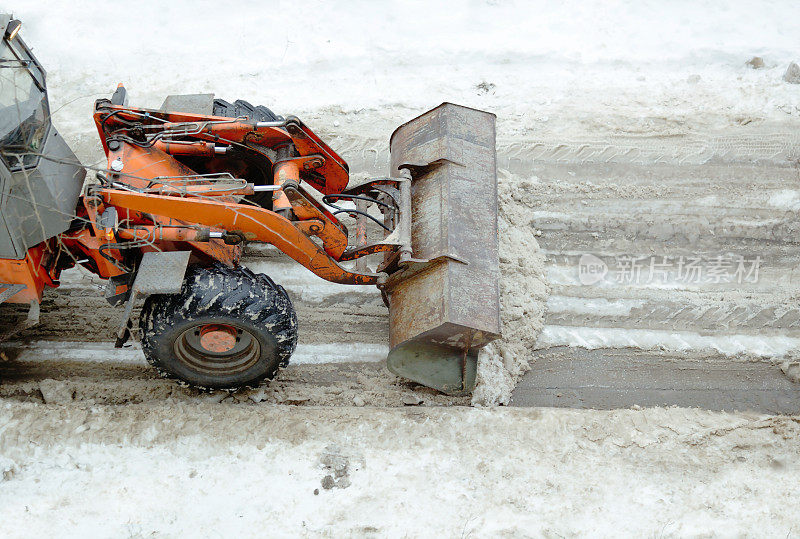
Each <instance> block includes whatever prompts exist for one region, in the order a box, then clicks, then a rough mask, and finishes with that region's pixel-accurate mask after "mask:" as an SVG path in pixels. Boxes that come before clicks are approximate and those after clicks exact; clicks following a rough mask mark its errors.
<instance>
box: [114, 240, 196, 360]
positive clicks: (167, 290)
mask: <svg viewBox="0 0 800 539" xmlns="http://www.w3.org/2000/svg"><path fill="white" fill-rule="evenodd" d="M191 254H192V252H191V251H166V252H148V253H145V254H144V256H142V262H141V264H139V268H138V269H137V271H136V278H135V279H134V281H133V286H131V290H130V295H129V296H128V301H127V302H126V303H125V311H124V313H123V314H122V320H121V321H120V325H119V328H118V329H117V338H116V341H115V342H114V348H122V345H123V344H125V343H126V342H127V341H128V339H129V338H130V336H131V331H130V330H131V313H132V312H133V306H134V304H135V303H136V299H137V297H138V296H139V295H140V294H141V295H143V296H146V295H148V294H177V293H179V292H180V291H181V288H182V287H183V277H184V275H185V274H186V267H187V266H188V265H189V257H190V256H191Z"/></svg>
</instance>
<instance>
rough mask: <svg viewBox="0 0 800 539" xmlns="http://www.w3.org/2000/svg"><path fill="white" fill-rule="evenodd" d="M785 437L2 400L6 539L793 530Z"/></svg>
mask: <svg viewBox="0 0 800 539" xmlns="http://www.w3.org/2000/svg"><path fill="white" fill-rule="evenodd" d="M798 436H800V424H798V422H796V421H793V420H792V419H790V418H771V417H767V416H761V415H757V414H723V413H710V412H703V411H697V410H686V409H675V408H673V409H648V410H621V411H611V412H600V411H570V410H548V409H545V410H535V409H527V410H526V409H513V408H495V409H469V408H451V409H430V408H429V409H419V408H411V409H405V410H404V409H395V410H386V409H377V408H361V409H347V408H344V409H331V408H325V409H320V408H295V407H282V406H267V407H263V406H261V407H257V406H250V407H244V408H236V407H233V406H228V405H225V404H218V405H213V404H192V405H187V404H176V405H174V406H170V407H165V406H151V405H136V404H131V405H127V406H124V407H109V406H105V407H102V406H99V407H89V408H74V407H69V406H67V407H64V406H45V405H34V404H19V403H13V404H12V403H0V474H1V475H0V532H1V533H2V535H3V536H4V537H31V536H42V535H52V533H53V531H54V530H56V529H57V530H59V533H66V534H68V535H71V536H81V537H86V536H89V537H93V536H116V537H119V536H126V537H146V536H151V535H155V536H170V537H177V536H190V537H207V536H209V535H223V536H237V535H238V536H263V535H265V534H266V535H270V536H280V537H289V536H292V537H296V536H306V537H308V536H310V537H341V536H358V537H361V536H380V537H386V536H389V537H433V536H446V537H454V536H455V537H466V536H472V537H496V536H510V537H517V536H526V537H528V536H542V535H543V536H556V537H559V536H560V537H564V536H576V535H588V536H608V537H612V536H613V537H619V536H628V537H631V536H636V537H647V536H713V535H723V536H776V537H777V536H779V537H787V536H789V537H791V536H793V535H794V534H796V533H797V525H798V524H797V510H796V509H797V503H796V500H797V498H798V496H800V483H798V481H797V477H798V476H800V464H798V463H800V458H799V457H800V450H799V449H798V445H797V439H798Z"/></svg>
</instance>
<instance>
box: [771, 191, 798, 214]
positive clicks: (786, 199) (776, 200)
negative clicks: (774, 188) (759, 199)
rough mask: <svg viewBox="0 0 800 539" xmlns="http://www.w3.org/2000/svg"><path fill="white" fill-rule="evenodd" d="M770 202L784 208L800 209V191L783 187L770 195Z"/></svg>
mask: <svg viewBox="0 0 800 539" xmlns="http://www.w3.org/2000/svg"><path fill="white" fill-rule="evenodd" d="M768 204H769V205H770V206H772V207H773V208H779V209H782V210H790V211H800V191H795V190H793V189H781V190H780V191H778V192H777V193H775V194H773V195H772V196H771V197H769V201H768Z"/></svg>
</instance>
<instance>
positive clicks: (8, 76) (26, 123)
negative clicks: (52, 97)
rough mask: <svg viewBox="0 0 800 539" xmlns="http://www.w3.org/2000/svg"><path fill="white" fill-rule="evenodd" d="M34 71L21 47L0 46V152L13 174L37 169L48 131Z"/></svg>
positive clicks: (3, 41)
mask: <svg viewBox="0 0 800 539" xmlns="http://www.w3.org/2000/svg"><path fill="white" fill-rule="evenodd" d="M12 47H13V49H12ZM34 68H35V66H34V65H33V60H32V58H30V57H29V56H27V55H26V54H25V51H24V50H23V49H22V48H21V47H18V46H17V44H9V43H8V41H6V40H5V39H4V40H2V42H0V150H2V152H3V160H4V161H5V162H6V164H7V165H8V166H9V168H11V169H12V170H13V169H19V168H22V167H29V166H34V165H36V162H37V161H38V155H37V154H38V153H39V152H41V150H42V145H43V143H44V136H45V133H46V131H47V116H48V110H47V100H46V99H45V93H44V91H43V90H42V89H41V88H39V85H38V84H37V83H36V81H35V80H34V78H33V75H32V74H31V72H30V69H34Z"/></svg>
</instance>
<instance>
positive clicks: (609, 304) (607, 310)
mask: <svg viewBox="0 0 800 539" xmlns="http://www.w3.org/2000/svg"><path fill="white" fill-rule="evenodd" d="M644 303H645V301H644V300H641V299H615V300H607V299H605V298H579V297H572V296H550V297H549V298H547V312H550V313H572V314H591V315H595V316H630V314H631V309H635V308H639V307H641V306H642V305H644Z"/></svg>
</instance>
